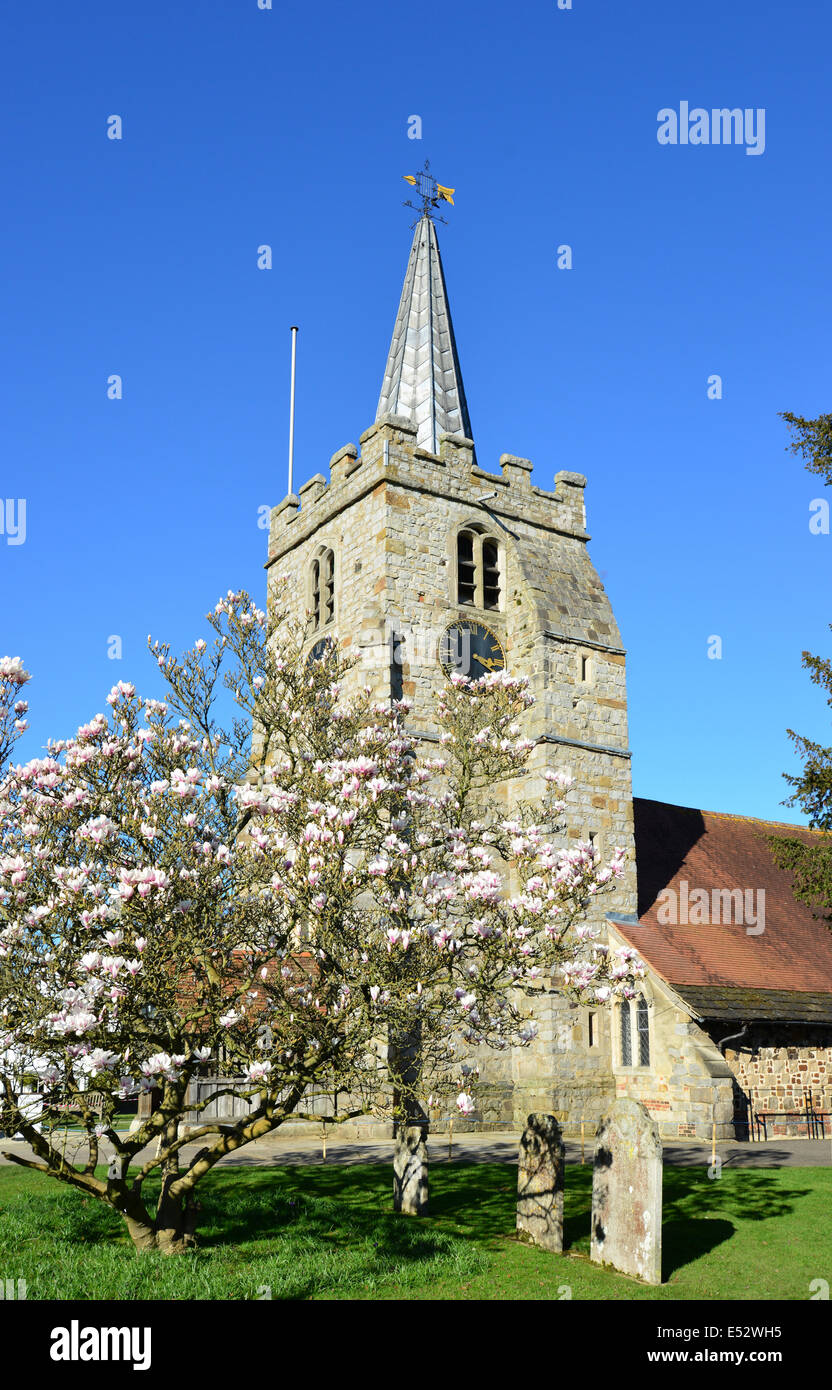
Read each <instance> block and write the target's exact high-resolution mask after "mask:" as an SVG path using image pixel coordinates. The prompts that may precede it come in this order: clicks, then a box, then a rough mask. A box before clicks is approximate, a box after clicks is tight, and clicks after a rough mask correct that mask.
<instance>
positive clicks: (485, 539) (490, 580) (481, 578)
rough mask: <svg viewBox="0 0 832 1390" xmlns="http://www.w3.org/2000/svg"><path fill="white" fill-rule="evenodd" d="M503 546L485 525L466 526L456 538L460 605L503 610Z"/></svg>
mask: <svg viewBox="0 0 832 1390" xmlns="http://www.w3.org/2000/svg"><path fill="white" fill-rule="evenodd" d="M500 570H501V565H500V545H499V542H498V541H497V540H495V539H494V537H493V536H489V535H487V534H486V532H485V528H484V527H482V526H466V527H465V528H464V529H463V530H462V531H460V532H459V534H458V535H457V538H456V597H457V603H460V604H466V605H470V607H472V608H489V609H495V608H499V607H500V595H501V576H500Z"/></svg>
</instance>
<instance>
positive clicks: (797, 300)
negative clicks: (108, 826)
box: [0, 0, 832, 819]
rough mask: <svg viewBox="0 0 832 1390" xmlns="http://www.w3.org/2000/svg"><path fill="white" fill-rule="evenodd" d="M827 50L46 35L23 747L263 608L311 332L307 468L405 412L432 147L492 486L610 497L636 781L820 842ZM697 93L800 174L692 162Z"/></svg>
mask: <svg viewBox="0 0 832 1390" xmlns="http://www.w3.org/2000/svg"><path fill="white" fill-rule="evenodd" d="M830 42H832V13H831V12H830V11H829V9H828V7H827V6H825V5H824V4H822V3H820V0H816V3H814V4H811V5H810V4H800V3H790V4H788V5H786V4H780V3H775V2H774V0H700V3H699V4H698V5H696V6H695V7H694V6H684V7H683V6H669V5H667V4H666V3H665V0H662V3H659V0H640V2H639V3H636V0H633V3H630V4H627V5H624V4H622V3H621V0H573V4H572V9H571V10H562V9H559V8H558V5H557V3H556V0H545V2H544V3H530V2H529V0H519V3H515V4H513V5H511V6H506V5H504V4H497V3H494V0H480V3H477V4H473V3H470V0H456V3H454V4H453V5H450V6H449V5H447V4H442V3H438V0H422V3H420V4H419V5H418V6H415V7H414V6H411V5H402V4H399V5H390V4H382V3H380V2H379V0H370V2H369V3H368V2H367V0H365V3H362V4H358V5H349V6H348V5H343V4H338V5H336V4H334V3H331V0H322V3H319V4H318V5H316V6H314V7H313V6H309V5H298V4H290V3H289V4H287V3H285V0H274V8H273V9H272V10H261V9H259V8H258V5H257V0H214V3H208V2H207V0H206V2H205V3H196V4H194V3H189V4H186V3H184V0H164V3H162V0H141V3H139V0H122V3H120V4H119V5H118V6H112V5H110V4H103V3H98V0H85V3H84V4H83V5H80V6H72V7H68V6H66V5H64V4H58V3H54V2H53V0H45V2H42V3H38V4H37V5H35V6H31V7H29V8H28V10H27V9H26V8H24V7H23V6H15V7H14V9H13V11H9V12H8V13H7V15H6V18H5V21H4V35H3V45H2V48H3V51H2V56H0V93H2V97H1V98H0V100H2V105H3V107H4V113H3V115H4V120H3V125H4V132H5V137H6V138H5V140H4V145H5V157H4V162H5V167H4V176H3V189H4V194H5V198H4V204H5V207H4V213H3V217H2V219H0V255H2V263H3V268H4V275H3V279H4V282H5V284H4V291H3V301H4V304H3V308H4V320H5V324H6V331H5V333H4V335H3V336H4V346H3V348H2V350H1V351H2V362H1V363H0V372H1V373H2V383H3V387H4V390H3V393H2V394H3V407H2V434H3V448H2V474H1V475H0V476H1V477H2V481H0V497H4V498H12V499H17V498H22V497H25V498H26V502H27V523H26V525H27V531H26V540H25V543H24V544H22V545H10V544H9V543H8V537H2V536H0V583H2V617H0V652H9V653H10V654H12V655H17V654H20V655H22V656H23V657H24V659H25V662H26V664H27V667H28V668H29V669H30V670H31V671H33V672H34V675H35V679H34V680H33V682H32V684H31V686H30V687H29V693H30V699H31V704H32V718H31V724H32V727H31V731H30V733H29V734H28V735H27V737H26V740H25V741H24V744H23V746H22V748H21V753H22V754H24V755H27V756H32V755H34V754H36V753H37V752H38V750H39V749H40V747H41V746H42V744H43V743H44V742H45V740H46V738H47V737H49V736H50V735H51V736H55V737H57V736H60V735H63V734H66V733H67V732H70V731H72V730H74V728H75V727H76V726H77V724H78V723H79V722H81V721H82V720H83V719H86V718H88V717H89V716H90V715H91V714H92V713H94V712H95V711H96V710H98V709H100V708H101V707H102V704H103V698H104V695H105V694H106V692H107V690H108V689H109V688H110V686H111V685H112V683H113V682H114V680H117V679H134V680H136V681H137V683H138V684H139V686H140V687H141V688H142V689H143V690H145V691H146V692H147V693H155V691H156V688H157V683H156V678H155V677H156V673H155V671H154V668H153V666H152V663H151V661H150V658H149V657H148V655H147V653H146V651H145V639H146V636H147V634H148V633H149V632H152V633H153V635H154V637H160V638H167V639H169V640H170V641H171V642H172V643H173V644H174V646H178V645H184V644H186V643H190V642H191V641H192V640H193V638H194V637H195V636H196V635H198V633H199V631H200V630H201V616H202V614H204V612H205V611H206V609H207V608H208V607H209V606H212V605H213V603H214V602H215V600H216V598H217V597H218V596H219V595H220V594H221V593H224V592H225V590H226V589H227V588H229V587H234V588H237V587H243V586H244V587H247V588H249V589H250V590H252V591H253V592H254V593H255V594H257V595H259V596H260V597H261V598H262V597H263V596H264V573H263V569H262V565H263V561H264V559H265V549H266V533H265V532H264V531H263V530H261V529H258V525H257V520H258V508H259V507H261V506H263V505H265V504H274V503H276V502H278V501H280V500H281V498H282V496H283V495H284V493H285V490H286V486H285V469H286V435H287V393H288V345H289V334H288V328H289V325H290V324H292V323H298V324H299V325H300V328H301V333H300V340H299V365H298V396H297V444H296V468H297V475H296V482H297V483H300V482H303V481H304V479H305V478H307V477H309V476H311V475H312V474H313V473H315V472H318V471H323V472H326V465H327V462H328V460H329V457H330V455H331V454H332V453H333V452H334V451H335V450H336V449H337V448H338V447H340V446H341V445H342V444H345V443H347V442H348V441H350V440H353V441H357V439H358V436H359V434H360V433H361V432H362V431H363V430H364V429H366V428H367V427H368V425H369V424H370V423H371V422H372V419H373V416H374V413H375V407H376V401H377V398H378V392H379V388H380V385H381V376H382V371H383V366H384V360H385V355H386V352H387V347H388V344H389V336H390V332H391V330H392V324H393V317H394V314H395V309H396V305H397V302H398V296H399V292H400V289H401V280H402V276H403V273H404V266H405V262H406V257H407V252H408V248H409V242H410V230H409V223H410V220H411V216H412V215H411V214H408V212H407V211H406V210H405V209H404V208H403V207H402V206H401V204H402V200H403V198H404V197H405V196H406V194H407V188H406V185H404V184H403V183H402V182H401V175H402V174H403V173H406V172H409V171H411V170H414V171H415V170H416V169H417V168H419V167H420V166H421V165H422V164H423V162H424V160H425V158H430V160H431V164H432V167H433V169H434V172H435V173H436V175H437V177H438V178H439V179H440V180H441V181H442V182H443V183H446V184H450V185H451V186H453V187H455V188H456V189H457V195H456V206H455V207H454V208H453V209H451V210H449V212H448V221H449V225H448V226H447V227H440V229H439V230H440V241H441V244H442V251H443V258H444V262H445V271H446V276H447V280H448V287H449V293H450V297H451V303H452V307H453V312H454V320H455V328H456V334H457V341H458V346H459V352H460V358H461V364H462V370H463V375H464V379H465V386H466V392H467V396H468V403H469V407H470V412H471V419H472V425H473V431H474V435H475V439H476V442H477V450H478V456H479V460H480V463H481V464H482V466H483V467H485V468H489V469H494V470H496V469H497V459H498V457H499V455H500V454H501V453H503V452H509V453H515V454H521V455H524V456H527V457H529V458H531V459H532V460H534V463H535V474H534V479H535V481H536V482H537V483H538V484H539V485H540V486H542V487H551V486H552V484H553V478H554V474H555V473H556V472H557V471H558V470H559V469H561V468H570V469H575V470H577V471H579V472H582V473H585V474H586V475H587V478H588V488H587V507H588V515H589V529H590V531H591V533H592V537H593V540H592V545H591V554H592V557H593V559H594V562H595V564H596V566H597V568H598V570H599V571H600V573H601V575H602V578H603V579H604V582H605V584H606V586H607V589H608V591H609V593H610V596H611V599H612V602H613V605H614V608H615V611H616V615H617V617H618V621H619V624H620V627H621V630H622V634H623V637H624V642H625V645H626V647H627V649H628V653H629V657H628V685H629V702H630V738H631V745H632V748H633V752H634V759H633V779H634V790H635V792H636V794H638V795H642V796H650V797H656V798H658V799H661V800H667V801H672V802H677V803H680V804H684V805H695V806H702V807H705V808H709V809H714V810H728V811H735V812H738V813H741V814H745V815H757V816H763V817H770V818H774V819H797V816H796V815H795V814H794V813H792V812H789V811H788V810H786V809H785V808H783V807H782V806H781V805H780V802H781V800H782V798H783V796H784V795H785V794H786V790H787V789H786V788H785V784H784V783H783V782H782V778H781V773H782V772H783V771H784V770H787V769H789V768H792V769H793V768H794V763H793V760H792V755H791V751H790V745H789V743H788V740H787V737H786V733H785V730H786V727H787V726H791V727H793V728H797V729H798V730H800V731H801V732H803V733H805V734H807V735H810V736H816V737H819V738H821V739H822V740H823V741H824V742H829V741H830V739H829V720H828V710H827V708H826V705H825V703H824V701H823V697H822V695H821V694H820V693H819V692H818V691H817V690H816V688H815V687H813V686H812V685H811V684H810V682H809V680H808V678H807V676H806V675H805V673H804V672H803V670H802V668H801V664H800V656H801V652H802V650H803V649H804V648H809V649H810V650H812V651H819V652H822V653H824V654H829V653H830V652H832V637H831V636H830V632H829V629H828V624H829V623H830V622H832V602H830V586H829V582H828V575H829V572H830V565H831V564H832V536H829V535H823V534H820V535H814V534H812V533H811V532H810V530H809V516H810V512H809V506H810V502H811V501H812V499H814V498H816V497H817V496H818V495H819V493H821V492H822V488H821V485H820V482H819V480H817V479H813V478H811V477H810V476H809V475H808V474H806V473H805V472H804V470H803V469H802V467H801V465H800V463H799V461H798V460H796V459H794V458H793V456H792V455H791V454H788V453H786V452H785V445H786V442H787V436H786V430H785V426H784V425H783V422H782V421H781V420H779V419H778V415H777V412H778V411H779V410H793V411H795V412H797V413H801V414H805V415H817V414H819V413H821V412H824V413H827V412H829V411H830V410H832V339H831V338H830V333H829V306H830V274H832V271H831V270H830V266H831V264H832V257H830V240H829V228H830V225H832V192H830V178H829V148H830V131H831V128H832V112H830V104H829V83H828V62H827V55H828V53H829V50H830ZM682 101H688V102H689V103H690V105H691V107H694V106H700V107H703V108H705V109H710V108H713V107H732V108H733V107H742V108H746V107H748V108H753V109H754V110H757V109H758V108H763V109H764V110H765V113H766V118H765V119H766V145H765V151H764V153H762V154H761V155H757V156H751V155H748V154H747V153H746V151H745V148H744V147H743V146H736V145H730V146H727V145H726V146H718V145H700V146H698V147H697V146H692V145H688V146H682V145H677V146H662V145H660V144H659V143H658V141H657V113H658V112H659V110H660V109H662V108H673V109H676V110H678V109H679V105H680V102H682ZM113 114H117V115H120V116H121V118H122V121H123V138H122V139H121V140H120V141H115V140H109V139H108V138H107V119H108V117H109V116H111V115H113ZM414 114H416V115H419V116H420V117H421V120H422V139H421V141H417V140H410V139H408V134H407V132H408V117H409V116H411V115H414ZM264 243H268V244H269V245H271V246H272V248H273V257H274V267H273V269H272V270H271V271H262V270H258V268H257V247H258V246H259V245H262V244H264ZM563 244H568V245H570V246H571V247H572V251H573V269H572V270H570V271H566V270H559V269H558V268H557V256H556V252H557V247H558V246H559V245H563ZM114 373H117V374H119V375H120V376H121V377H122V378H123V393H124V394H123V399H122V400H119V401H113V400H108V398H107V379H108V377H109V376H110V375H111V374H114ZM713 374H718V375H719V376H721V377H722V380H723V397H722V399H721V400H709V399H708V395H707V384H708V378H709V377H710V376H712V375H713ZM113 634H117V635H119V636H120V637H121V639H122V644H123V645H122V652H123V655H122V659H121V660H117V661H114V660H110V659H109V658H108V655H107V651H108V638H109V637H110V636H112V635H113ZM713 635H718V636H720V637H721V638H722V642H723V655H722V659H721V660H709V659H708V655H707V652H708V639H709V637H711V636H713Z"/></svg>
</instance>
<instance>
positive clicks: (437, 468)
mask: <svg viewBox="0 0 832 1390" xmlns="http://www.w3.org/2000/svg"><path fill="white" fill-rule="evenodd" d="M416 438H417V431H416V427H415V426H414V425H411V423H410V421H409V420H406V419H404V418H403V417H402V416H391V415H388V416H383V417H382V418H381V419H380V420H377V421H376V422H375V423H374V424H373V425H371V426H370V428H369V429H368V430H365V431H364V433H363V434H362V435H361V440H360V443H361V452H360V453H359V450H358V449H357V448H356V446H355V445H354V444H345V445H344V447H343V448H341V449H338V450H337V451H336V453H334V454H333V455H332V458H331V459H330V461H329V481H328V482H327V480H326V478H325V477H324V475H323V474H322V473H316V474H315V475H314V476H313V477H312V478H310V479H309V481H308V482H306V483H304V484H303V486H302V487H301V488H300V489H299V490H298V492H297V493H296V494H290V495H289V496H287V497H284V499H283V501H282V502H280V503H279V504H278V505H277V506H276V507H273V508H272V511H271V517H270V529H269V559H268V563H269V564H272V563H273V562H274V561H276V560H278V559H280V558H281V556H283V555H285V554H286V553H287V551H289V550H292V549H294V547H295V546H296V545H297V544H298V543H299V542H300V541H301V540H302V539H305V538H306V537H308V536H309V535H311V534H312V532H314V531H315V530H317V529H318V528H319V527H321V526H323V525H325V524H326V523H327V522H328V521H329V520H331V519H333V518H334V517H336V516H337V515H338V513H339V512H341V511H342V510H343V509H344V508H345V507H349V506H352V505H353V504H354V503H355V502H356V501H357V500H358V499H359V498H360V497H361V496H363V494H364V493H365V492H367V491H368V490H372V489H373V488H375V487H377V486H379V485H380V484H382V483H384V482H387V481H389V482H391V483H393V484H396V485H398V486H399V487H402V488H405V489H411V490H413V491H416V492H425V493H428V494H431V493H433V494H436V495H440V496H442V497H458V498H459V500H460V501H462V502H464V503H465V504H466V505H468V506H470V505H471V504H473V505H474V506H475V507H477V506H485V501H481V499H486V500H487V510H488V512H492V513H494V514H495V515H497V516H499V517H503V518H505V520H506V521H511V520H521V519H522V520H526V521H529V522H531V523H532V524H537V525H540V526H543V527H546V528H549V529H552V530H554V531H557V532H560V533H561V534H563V535H566V536H573V537H575V539H577V540H581V541H588V540H589V536H588V535H587V532H586V529H585V528H586V512H585V507H584V488H585V487H586V478H585V477H584V476H583V475H582V474H581V473H572V472H569V471H567V470H562V471H561V472H559V473H558V474H557V475H556V477H555V490H554V491H552V492H549V491H546V490H545V489H544V488H539V487H536V486H535V485H534V484H533V483H532V480H531V475H532V469H533V464H532V463H531V461H530V460H529V459H524V458H519V457H518V456H517V455H515V454H502V455H501V456H500V460H499V462H500V468H501V470H502V471H501V472H500V473H488V472H486V471H485V470H484V469H482V468H480V467H479V466H478V465H477V463H476V462H475V454H474V444H473V440H471V439H466V438H465V436H464V435H454V434H447V433H444V434H440V436H439V453H438V454H433V453H430V452H429V451H428V450H427V449H424V448H421V447H420V446H419V445H418V444H417V442H416ZM495 494H496V495H495Z"/></svg>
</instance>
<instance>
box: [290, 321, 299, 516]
mask: <svg viewBox="0 0 832 1390" xmlns="http://www.w3.org/2000/svg"><path fill="white" fill-rule="evenodd" d="M291 333H292V384H291V386H290V388H289V495H290V496H291V493H292V471H293V467H294V459H295V357H296V354H297V346H298V330H297V327H296V326H295V325H292V329H291Z"/></svg>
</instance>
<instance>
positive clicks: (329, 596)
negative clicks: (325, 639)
mask: <svg viewBox="0 0 832 1390" xmlns="http://www.w3.org/2000/svg"><path fill="white" fill-rule="evenodd" d="M334 617H335V555H334V553H333V551H331V550H328V551H327V553H326V555H325V556H324V622H325V623H331V622H332V620H333V618H334Z"/></svg>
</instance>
